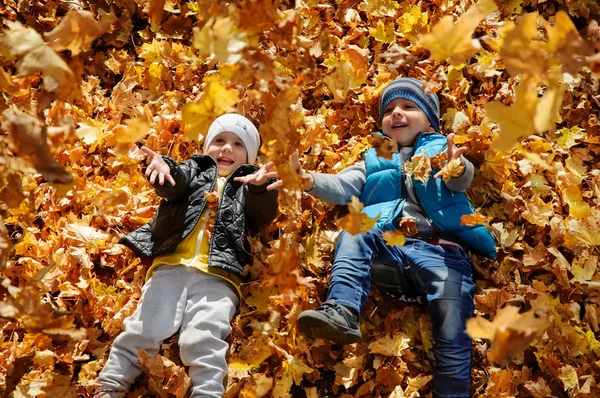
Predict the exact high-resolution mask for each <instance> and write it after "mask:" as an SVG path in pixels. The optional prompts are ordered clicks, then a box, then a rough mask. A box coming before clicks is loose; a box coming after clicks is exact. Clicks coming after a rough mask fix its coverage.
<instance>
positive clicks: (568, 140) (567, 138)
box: [556, 126, 585, 149]
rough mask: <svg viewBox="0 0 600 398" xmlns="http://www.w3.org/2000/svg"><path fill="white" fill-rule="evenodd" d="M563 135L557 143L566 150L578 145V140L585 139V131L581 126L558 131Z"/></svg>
mask: <svg viewBox="0 0 600 398" xmlns="http://www.w3.org/2000/svg"><path fill="white" fill-rule="evenodd" d="M558 132H559V133H560V134H561V135H560V137H559V138H558V140H556V143H557V144H558V145H560V146H561V147H563V148H565V149H569V148H571V147H572V146H574V145H577V140H579V139H582V138H583V137H585V134H584V130H583V129H582V128H581V127H579V126H573V127H571V128H567V127H565V128H562V129H560V130H558Z"/></svg>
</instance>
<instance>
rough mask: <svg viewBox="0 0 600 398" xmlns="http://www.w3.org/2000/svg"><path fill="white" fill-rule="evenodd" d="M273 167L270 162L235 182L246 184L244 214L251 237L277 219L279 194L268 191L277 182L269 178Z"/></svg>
mask: <svg viewBox="0 0 600 398" xmlns="http://www.w3.org/2000/svg"><path fill="white" fill-rule="evenodd" d="M272 167H273V162H269V163H267V164H266V165H264V166H263V167H261V168H260V169H259V170H258V171H257V172H256V173H254V174H250V175H247V176H244V177H236V178H235V181H239V182H242V183H244V213H245V214H246V224H247V226H248V230H249V231H250V234H251V235H255V234H257V233H258V232H259V231H260V230H261V229H262V228H263V227H265V226H267V225H269V224H270V223H271V222H272V221H273V220H274V219H275V217H277V207H278V196H279V192H278V191H276V190H268V189H267V187H268V186H269V185H271V184H272V183H273V182H275V179H274V178H270V177H269V174H270V173H269V170H270V169H271V168H272Z"/></svg>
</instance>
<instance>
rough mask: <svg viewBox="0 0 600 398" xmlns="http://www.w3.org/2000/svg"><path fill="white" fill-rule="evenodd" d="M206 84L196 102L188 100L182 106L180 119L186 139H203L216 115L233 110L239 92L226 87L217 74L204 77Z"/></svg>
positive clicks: (200, 140)
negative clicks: (183, 125)
mask: <svg viewBox="0 0 600 398" xmlns="http://www.w3.org/2000/svg"><path fill="white" fill-rule="evenodd" d="M204 82H205V84H206V86H205V88H204V92H203V93H202V97H201V98H200V100H199V101H198V102H197V103H193V102H188V103H187V104H185V105H184V106H183V109H182V119H183V123H184V124H185V138H186V139H187V140H188V141H192V140H198V141H199V142H202V141H203V140H204V134H206V133H207V132H208V127H209V126H210V124H211V123H212V122H213V120H215V119H216V118H217V117H219V116H221V115H222V114H224V113H227V112H233V111H234V110H235V107H234V105H235V104H237V102H238V101H239V99H240V97H239V92H238V91H237V90H235V89H228V88H226V87H225V86H224V85H223V84H222V83H221V82H220V80H219V77H218V76H210V77H205V78H204Z"/></svg>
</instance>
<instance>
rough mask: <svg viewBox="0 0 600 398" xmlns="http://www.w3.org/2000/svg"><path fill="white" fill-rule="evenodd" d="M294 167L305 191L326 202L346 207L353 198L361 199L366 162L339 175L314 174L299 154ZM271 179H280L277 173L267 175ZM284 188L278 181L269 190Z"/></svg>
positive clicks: (293, 162) (294, 160)
mask: <svg viewBox="0 0 600 398" xmlns="http://www.w3.org/2000/svg"><path fill="white" fill-rule="evenodd" d="M292 166H293V167H294V168H295V169H296V171H297V172H298V174H300V177H301V178H302V181H303V183H304V186H303V189H304V191H306V192H307V193H309V194H311V195H312V196H314V197H316V198H317V199H320V200H323V201H325V202H328V203H331V204H336V205H345V204H348V203H350V201H352V197H353V196H356V197H360V194H361V193H362V190H363V187H364V186H365V181H366V179H367V171H366V169H365V164H364V162H359V163H357V164H355V165H354V166H350V167H347V168H345V169H344V170H342V171H340V172H339V173H338V174H326V173H313V172H309V171H306V170H304V169H303V168H302V167H301V166H300V161H299V160H298V152H295V153H294V154H293V155H292ZM267 175H268V176H269V177H274V178H279V175H278V174H277V172H276V171H275V172H271V173H268V174H267ZM282 187H283V182H282V181H281V180H277V181H276V182H275V183H273V184H270V185H269V186H268V187H267V189H268V190H274V189H279V188H282Z"/></svg>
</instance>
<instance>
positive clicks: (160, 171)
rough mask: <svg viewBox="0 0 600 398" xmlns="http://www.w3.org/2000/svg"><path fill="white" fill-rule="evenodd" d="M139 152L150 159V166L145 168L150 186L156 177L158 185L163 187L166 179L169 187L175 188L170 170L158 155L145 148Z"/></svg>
mask: <svg viewBox="0 0 600 398" xmlns="http://www.w3.org/2000/svg"><path fill="white" fill-rule="evenodd" d="M140 150H141V151H142V152H144V153H145V154H146V155H148V156H149V157H150V159H151V161H150V164H149V165H148V167H147V168H146V177H148V181H150V184H152V185H154V183H155V182H156V177H158V184H159V185H164V183H165V179H166V180H167V181H169V182H170V183H171V185H173V186H175V180H174V179H173V177H172V176H171V168H170V167H169V165H168V164H167V162H165V161H164V160H163V159H162V157H161V156H160V155H159V154H158V153H156V152H154V151H153V150H152V149H150V148H148V147H147V146H142V147H140Z"/></svg>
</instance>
